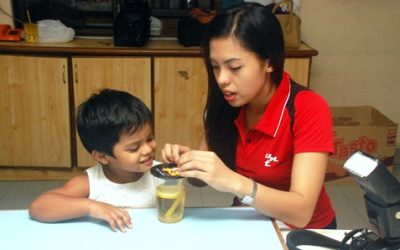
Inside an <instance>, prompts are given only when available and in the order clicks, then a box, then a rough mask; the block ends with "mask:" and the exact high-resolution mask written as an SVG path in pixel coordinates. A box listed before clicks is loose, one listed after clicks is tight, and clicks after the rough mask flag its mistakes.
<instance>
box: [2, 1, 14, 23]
mask: <svg viewBox="0 0 400 250" xmlns="http://www.w3.org/2000/svg"><path fill="white" fill-rule="evenodd" d="M0 7H1V8H2V9H3V10H5V11H6V12H7V13H8V14H11V0H0ZM0 23H1V24H5V23H7V24H11V25H13V21H12V19H11V18H10V17H8V16H6V15H5V14H3V13H2V12H1V11H0Z"/></svg>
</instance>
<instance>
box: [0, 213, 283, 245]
mask: <svg viewBox="0 0 400 250" xmlns="http://www.w3.org/2000/svg"><path fill="white" fill-rule="evenodd" d="M128 211H129V213H130V215H131V218H132V222H133V228H132V229H130V230H128V231H127V232H126V233H122V232H113V231H112V230H111V229H110V227H109V226H108V224H107V223H106V222H104V221H98V220H94V219H91V218H82V219H77V220H71V221H66V222H58V223H41V222H37V221H34V220H31V219H30V218H29V215H28V211H27V210H2V211H0V248H1V249H4V250H9V249H10V250H11V249H24V250H25V249H35V250H36V249H37V250H46V249H51V250H54V249H56V250H64V249H68V250H79V249H85V250H91V249H94V250H120V249H134V250H136V249H143V250H150V249H157V250H159V249H160V250H161V249H165V250H170V249H171V250H212V249H228V250H234V249H241V250H243V249H252V250H257V249H264V250H274V249H284V248H285V247H286V246H285V243H284V241H283V238H282V236H281V234H280V231H279V230H278V229H277V226H276V224H275V223H274V222H273V221H272V220H271V219H269V218H268V217H266V216H264V215H262V214H260V213H259V212H258V211H256V210H254V209H253V208H186V209H185V216H184V219H183V220H182V221H180V222H178V223H174V224H165V223H162V222H160V221H158V219H157V212H156V210H155V209H132V210H128Z"/></svg>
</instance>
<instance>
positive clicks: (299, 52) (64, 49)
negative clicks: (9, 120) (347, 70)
mask: <svg viewBox="0 0 400 250" xmlns="http://www.w3.org/2000/svg"><path fill="white" fill-rule="evenodd" d="M0 53H29V54H46V55H71V54H72V55H121V56H122V55H125V56H126V55H130V56H147V55H150V56H153V55H155V56H176V55H182V56H201V49H200V47H184V46H182V45H180V44H179V43H178V42H177V40H149V41H148V43H147V44H146V45H145V46H144V47H117V46H114V44H113V40H112V39H111V38H100V39H93V38H88V39H86V38H76V39H74V40H72V41H71V42H67V43H37V44H29V43H26V42H25V41H21V42H0ZM285 55H286V57H312V56H316V55H318V51H317V50H315V49H313V48H311V47H310V46H308V45H307V44H305V43H302V44H301V45H300V48H298V49H288V50H286V52H285Z"/></svg>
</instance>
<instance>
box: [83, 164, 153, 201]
mask: <svg viewBox="0 0 400 250" xmlns="http://www.w3.org/2000/svg"><path fill="white" fill-rule="evenodd" d="M156 163H157V162H153V165H154V164H156ZM86 173H87V175H88V177H89V186H90V194H89V199H92V200H96V201H101V202H105V203H108V204H111V205H113V206H116V207H124V208H149V207H155V206H156V185H157V182H158V181H159V180H160V179H159V178H156V177H154V176H152V175H151V173H150V171H147V172H145V173H144V174H143V176H142V177H141V178H140V179H139V180H137V181H135V182H130V183H124V184H119V183H114V182H112V181H110V180H109V179H107V177H106V176H105V175H104V172H103V169H102V167H101V165H100V164H98V165H96V166H94V167H91V168H89V169H87V170H86Z"/></svg>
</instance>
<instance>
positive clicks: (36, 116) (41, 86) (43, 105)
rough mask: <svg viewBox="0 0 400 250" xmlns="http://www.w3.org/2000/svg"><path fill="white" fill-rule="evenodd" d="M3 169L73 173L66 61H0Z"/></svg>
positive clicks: (14, 58)
mask: <svg viewBox="0 0 400 250" xmlns="http://www.w3.org/2000/svg"><path fill="white" fill-rule="evenodd" d="M0 76H1V80H0V117H1V122H0V148H1V150H0V166H1V167H4V166H26V167H70V166H71V148H70V144H71V142H70V137H71V136H70V127H69V124H70V120H69V100H68V75H67V59H66V58H57V57H36V56H14V55H0Z"/></svg>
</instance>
